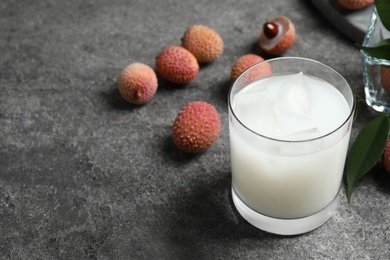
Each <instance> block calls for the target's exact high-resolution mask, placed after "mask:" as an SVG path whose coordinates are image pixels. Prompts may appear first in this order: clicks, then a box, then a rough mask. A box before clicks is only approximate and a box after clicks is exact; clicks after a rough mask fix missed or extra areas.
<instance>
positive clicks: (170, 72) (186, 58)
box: [156, 46, 199, 84]
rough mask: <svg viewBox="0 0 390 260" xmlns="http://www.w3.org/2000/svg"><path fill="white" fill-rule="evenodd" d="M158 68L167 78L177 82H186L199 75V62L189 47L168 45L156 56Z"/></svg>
mask: <svg viewBox="0 0 390 260" xmlns="http://www.w3.org/2000/svg"><path fill="white" fill-rule="evenodd" d="M156 69H157V71H158V72H159V73H160V74H161V76H162V77H163V78H165V79H166V80H168V81H170V82H172V83H175V84H186V83H189V82H190V81H191V80H193V79H194V78H195V77H196V76H197V75H198V72H199V64H198V62H197V60H196V58H195V56H194V55H193V54H192V53H191V52H189V51H188V50H187V49H185V48H183V47H181V46H168V47H165V48H164V49H163V50H162V51H161V53H160V54H159V55H158V56H157V57H156Z"/></svg>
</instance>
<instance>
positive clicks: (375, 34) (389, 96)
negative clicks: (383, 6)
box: [360, 8, 390, 113]
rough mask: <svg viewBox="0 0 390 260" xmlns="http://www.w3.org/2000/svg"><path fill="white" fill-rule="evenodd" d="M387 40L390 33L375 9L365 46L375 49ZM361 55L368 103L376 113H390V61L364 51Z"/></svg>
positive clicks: (365, 38) (364, 42)
mask: <svg viewBox="0 0 390 260" xmlns="http://www.w3.org/2000/svg"><path fill="white" fill-rule="evenodd" d="M386 38H390V32H389V31H387V30H386V28H385V27H384V26H383V24H382V22H381V20H380V18H379V16H378V13H377V10H376V8H374V10H373V12H372V15H371V21H370V25H369V27H368V30H367V33H366V35H365V37H364V40H363V46H367V47H373V46H375V45H376V44H377V43H379V42H380V41H381V40H383V39H386ZM360 53H361V57H362V65H363V79H364V92H365V96H366V103H367V105H368V106H370V107H372V108H373V109H375V110H376V111H379V112H386V113H390V61H389V60H384V59H377V58H374V57H372V56H371V55H369V54H368V53H367V52H365V51H363V50H361V51H360Z"/></svg>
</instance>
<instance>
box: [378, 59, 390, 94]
mask: <svg viewBox="0 0 390 260" xmlns="http://www.w3.org/2000/svg"><path fill="white" fill-rule="evenodd" d="M379 72H380V74H381V84H382V87H383V89H384V90H385V92H386V94H388V95H390V66H381V68H380V70H379Z"/></svg>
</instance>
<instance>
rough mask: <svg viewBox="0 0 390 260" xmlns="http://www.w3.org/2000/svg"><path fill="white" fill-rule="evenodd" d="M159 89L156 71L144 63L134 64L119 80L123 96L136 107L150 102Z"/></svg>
mask: <svg viewBox="0 0 390 260" xmlns="http://www.w3.org/2000/svg"><path fill="white" fill-rule="evenodd" d="M157 87H158V82H157V76H156V73H155V72H154V70H153V69H152V68H151V67H149V66H148V65H145V64H143V63H132V64H130V65H128V66H127V67H126V68H124V69H123V70H122V72H121V74H120V75H119V78H118V88H119V93H120V94H121V96H122V97H123V98H124V99H125V100H126V101H128V102H130V103H132V104H136V105H140V104H144V103H146V102H148V101H150V100H151V99H152V98H153V97H154V95H155V93H156V91H157Z"/></svg>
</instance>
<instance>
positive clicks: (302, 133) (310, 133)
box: [281, 127, 320, 141]
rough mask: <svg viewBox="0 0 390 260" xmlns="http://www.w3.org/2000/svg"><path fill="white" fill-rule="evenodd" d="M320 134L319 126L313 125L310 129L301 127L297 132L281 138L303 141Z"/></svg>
mask: <svg viewBox="0 0 390 260" xmlns="http://www.w3.org/2000/svg"><path fill="white" fill-rule="evenodd" d="M319 136H320V131H319V129H318V128H317V127H312V128H309V129H301V130H299V131H297V132H294V133H290V134H288V135H286V136H283V137H282V138H281V139H283V140H288V141H302V140H310V139H314V138H317V137H319Z"/></svg>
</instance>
